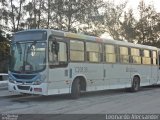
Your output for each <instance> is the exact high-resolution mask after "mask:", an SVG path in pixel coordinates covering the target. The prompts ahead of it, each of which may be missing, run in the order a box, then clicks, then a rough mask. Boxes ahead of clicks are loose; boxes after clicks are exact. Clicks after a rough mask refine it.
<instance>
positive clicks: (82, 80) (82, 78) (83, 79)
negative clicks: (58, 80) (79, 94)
mask: <svg viewBox="0 0 160 120" xmlns="http://www.w3.org/2000/svg"><path fill="white" fill-rule="evenodd" d="M76 79H79V80H80V86H81V90H83V91H86V89H87V79H86V76H84V75H77V76H75V77H74V79H73V80H72V83H71V88H72V85H73V82H74V81H75V80H76Z"/></svg>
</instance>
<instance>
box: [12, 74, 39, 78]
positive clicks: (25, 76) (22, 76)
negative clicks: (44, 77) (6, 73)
mask: <svg viewBox="0 0 160 120" xmlns="http://www.w3.org/2000/svg"><path fill="white" fill-rule="evenodd" d="M13 76H14V77H15V78H16V79H33V78H34V77H35V76H36V75H17V74H13Z"/></svg>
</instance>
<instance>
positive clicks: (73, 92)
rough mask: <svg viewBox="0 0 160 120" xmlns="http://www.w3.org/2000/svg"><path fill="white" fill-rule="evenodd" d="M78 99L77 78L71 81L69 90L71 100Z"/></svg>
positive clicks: (78, 82)
mask: <svg viewBox="0 0 160 120" xmlns="http://www.w3.org/2000/svg"><path fill="white" fill-rule="evenodd" d="M79 97H80V80H79V79H78V78H77V79H75V80H74V81H73V84H72V88H71V98H72V99H77V98H79Z"/></svg>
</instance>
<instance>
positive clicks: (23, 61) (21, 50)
mask: <svg viewBox="0 0 160 120" xmlns="http://www.w3.org/2000/svg"><path fill="white" fill-rule="evenodd" d="M45 51H46V43H45V42H36V41H34V42H28V43H20V42H16V43H14V44H12V47H11V56H12V57H11V62H10V70H11V71H14V72H18V73H21V72H23V73H33V72H38V71H42V70H43V69H44V68H45V62H46V56H45Z"/></svg>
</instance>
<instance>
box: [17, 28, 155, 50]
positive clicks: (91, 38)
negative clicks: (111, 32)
mask: <svg viewBox="0 0 160 120" xmlns="http://www.w3.org/2000/svg"><path fill="white" fill-rule="evenodd" d="M25 31H47V32H49V33H50V34H53V35H55V36H60V37H67V38H73V39H79V40H88V41H95V42H100V43H108V44H114V45H121V46H130V47H135V48H143V49H155V50H157V49H158V48H156V47H153V46H148V45H141V44H134V43H130V42H125V41H119V40H112V39H105V38H100V37H95V36H89V35H84V34H80V33H71V32H65V31H61V30H54V29H29V30H24V31H20V32H25ZM16 33H19V32H16Z"/></svg>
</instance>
